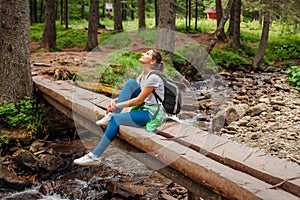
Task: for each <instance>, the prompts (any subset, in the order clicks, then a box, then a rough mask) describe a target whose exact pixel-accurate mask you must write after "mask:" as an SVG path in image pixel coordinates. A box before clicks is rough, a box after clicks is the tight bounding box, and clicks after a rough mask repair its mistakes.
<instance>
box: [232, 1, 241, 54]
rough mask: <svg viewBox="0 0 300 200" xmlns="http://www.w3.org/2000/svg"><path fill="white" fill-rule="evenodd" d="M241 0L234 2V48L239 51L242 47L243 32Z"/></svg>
mask: <svg viewBox="0 0 300 200" xmlns="http://www.w3.org/2000/svg"><path fill="white" fill-rule="evenodd" d="M241 6H242V2H241V0H235V2H234V6H233V7H234V29H233V30H234V31H233V46H234V47H235V48H236V49H237V48H240V47H241V41H240V36H241V34H240V31H241Z"/></svg>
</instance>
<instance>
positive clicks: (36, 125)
mask: <svg viewBox="0 0 300 200" xmlns="http://www.w3.org/2000/svg"><path fill="white" fill-rule="evenodd" d="M42 106H43V105H38V104H37V103H36V101H34V100H30V99H29V98H28V97H26V98H24V99H21V100H20V102H19V103H17V104H14V103H8V102H3V104H2V105H1V107H0V119H1V121H2V122H3V123H4V125H5V126H6V127H8V128H10V129H12V128H17V127H23V128H25V129H26V131H27V134H28V135H29V136H30V137H31V138H35V136H36V135H37V134H38V133H39V131H41V130H42V128H43V122H44V120H43V112H42V110H41V107H42Z"/></svg>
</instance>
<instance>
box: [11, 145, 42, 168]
mask: <svg viewBox="0 0 300 200" xmlns="http://www.w3.org/2000/svg"><path fill="white" fill-rule="evenodd" d="M12 157H13V161H14V162H15V163H16V164H17V165H18V166H21V167H29V168H30V169H32V170H35V169H36V166H37V163H38V161H39V159H38V158H37V157H36V156H34V155H33V154H32V153H31V152H30V151H27V150H25V149H21V150H18V151H16V152H15V153H14V154H13V155H12Z"/></svg>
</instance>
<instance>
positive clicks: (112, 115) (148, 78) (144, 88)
mask: <svg viewBox="0 0 300 200" xmlns="http://www.w3.org/2000/svg"><path fill="white" fill-rule="evenodd" d="M139 62H140V63H142V67H143V72H142V74H141V75H140V76H139V77H138V78H137V79H136V80H134V79H130V80H129V81H127V83H126V84H125V86H124V88H123V89H122V91H121V93H120V95H119V97H118V99H117V101H115V100H114V101H112V102H111V104H110V105H109V106H108V108H107V111H106V113H107V115H106V116H105V117H104V118H103V119H101V120H99V121H97V122H96V124H98V125H103V124H106V123H107V122H109V124H108V127H107V129H106V130H105V132H104V134H103V137H102V139H101V141H100V143H99V144H98V145H97V147H96V148H95V149H94V150H93V151H92V152H90V153H88V154H86V155H85V156H83V157H81V158H78V159H75V160H74V163H75V164H77V165H81V166H91V165H99V164H100V157H101V155H102V154H103V152H104V151H105V149H106V148H107V147H108V146H109V144H110V143H111V142H112V141H113V139H114V138H115V137H116V135H117V133H118V132H119V126H120V125H125V126H134V127H143V126H146V129H147V130H148V131H150V132H153V131H154V130H155V128H156V127H157V126H159V125H160V124H161V122H162V121H163V116H165V111H164V108H163V106H162V105H161V103H160V102H159V101H157V100H156V98H155V96H154V95H153V93H152V91H153V90H155V92H156V93H157V94H158V95H159V97H160V98H161V99H162V100H163V99H164V84H163V81H162V79H161V78H160V77H159V76H158V75H156V74H150V75H149V73H150V72H151V71H152V70H158V71H161V72H162V71H163V69H164V64H163V63H162V57H161V54H160V53H159V52H158V51H157V50H155V49H152V50H149V51H147V52H146V53H142V55H141V57H140V59H139ZM124 107H132V109H131V111H130V112H126V113H121V111H122V109H123V108H124ZM157 111H159V112H158V113H157Z"/></svg>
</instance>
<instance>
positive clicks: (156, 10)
mask: <svg viewBox="0 0 300 200" xmlns="http://www.w3.org/2000/svg"><path fill="white" fill-rule="evenodd" d="M154 9H155V27H157V26H158V17H159V3H158V0H154Z"/></svg>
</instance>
